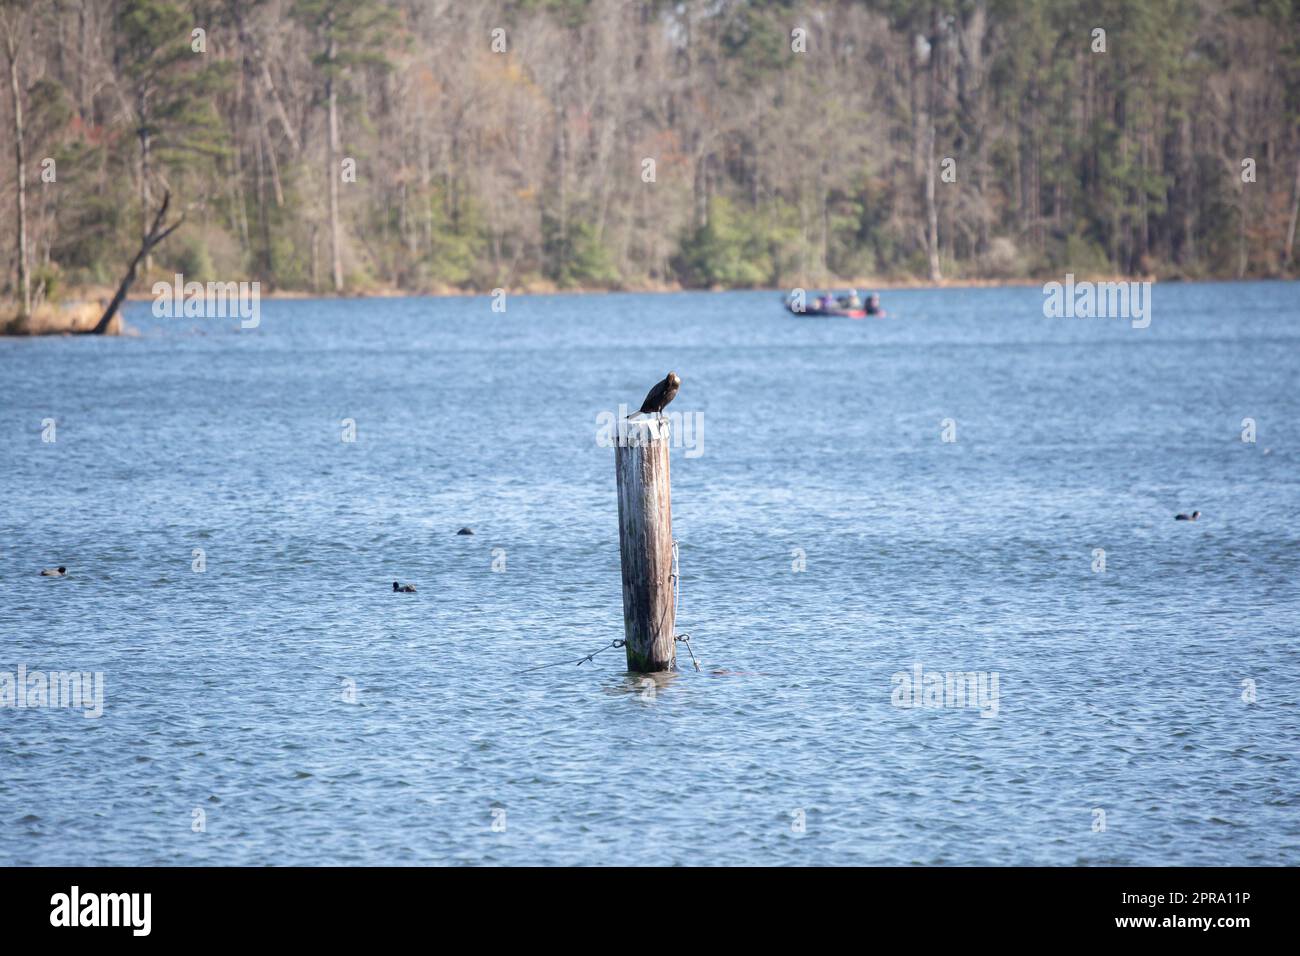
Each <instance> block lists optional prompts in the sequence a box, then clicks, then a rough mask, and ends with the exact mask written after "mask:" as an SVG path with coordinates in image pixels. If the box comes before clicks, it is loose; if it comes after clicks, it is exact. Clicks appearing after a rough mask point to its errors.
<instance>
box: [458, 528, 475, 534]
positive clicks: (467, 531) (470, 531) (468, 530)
mask: <svg viewBox="0 0 1300 956" xmlns="http://www.w3.org/2000/svg"><path fill="white" fill-rule="evenodd" d="M456 533H457V534H473V533H474V529H473V528H461V529H460V530H459V531H457V532H456Z"/></svg>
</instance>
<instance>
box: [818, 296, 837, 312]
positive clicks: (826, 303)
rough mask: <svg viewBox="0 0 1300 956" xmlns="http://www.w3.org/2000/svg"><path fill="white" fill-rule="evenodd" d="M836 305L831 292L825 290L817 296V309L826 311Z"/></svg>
mask: <svg viewBox="0 0 1300 956" xmlns="http://www.w3.org/2000/svg"><path fill="white" fill-rule="evenodd" d="M834 307H835V298H834V296H832V295H831V294H830V293H829V292H825V293H823V294H822V295H819V296H818V297H817V311H818V312H825V311H826V310H827V309H832V308H834Z"/></svg>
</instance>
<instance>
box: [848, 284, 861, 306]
mask: <svg viewBox="0 0 1300 956" xmlns="http://www.w3.org/2000/svg"><path fill="white" fill-rule="evenodd" d="M844 305H845V308H849V309H860V308H862V300H861V299H859V298H858V290H857V289H850V290H849V298H848V301H846V302H845V303H844Z"/></svg>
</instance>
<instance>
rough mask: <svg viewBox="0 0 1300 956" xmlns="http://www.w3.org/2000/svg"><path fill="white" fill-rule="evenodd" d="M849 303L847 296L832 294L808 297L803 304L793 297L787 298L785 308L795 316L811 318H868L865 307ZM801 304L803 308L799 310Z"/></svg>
mask: <svg viewBox="0 0 1300 956" xmlns="http://www.w3.org/2000/svg"><path fill="white" fill-rule="evenodd" d="M848 301H849V300H848V297H847V296H845V297H843V298H841V297H839V296H836V295H833V294H831V295H825V296H823V295H813V296H808V297H806V298H805V300H804V301H803V302H802V303H799V302H796V300H795V299H794V297H793V296H787V297H786V299H785V307H786V308H787V309H788V310H789V311H790V312H791V314H793V315H798V316H805V317H811V318H830V319H865V318H866V317H867V309H866V306H865V305H856V306H849V305H848V304H847V303H848ZM823 303H826V304H823ZM800 304H802V306H803V307H802V308H797V306H798V305H800Z"/></svg>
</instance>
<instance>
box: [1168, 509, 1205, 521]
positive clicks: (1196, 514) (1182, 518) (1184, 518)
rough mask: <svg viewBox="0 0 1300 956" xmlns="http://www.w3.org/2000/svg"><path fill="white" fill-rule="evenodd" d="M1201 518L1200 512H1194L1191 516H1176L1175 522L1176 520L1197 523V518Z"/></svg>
mask: <svg viewBox="0 0 1300 956" xmlns="http://www.w3.org/2000/svg"><path fill="white" fill-rule="evenodd" d="M1200 516H1201V513H1200V512H1199V511H1193V512H1192V513H1191V514H1189V515H1174V520H1175V521H1195V520H1196V519H1197V518H1199V517H1200Z"/></svg>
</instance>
